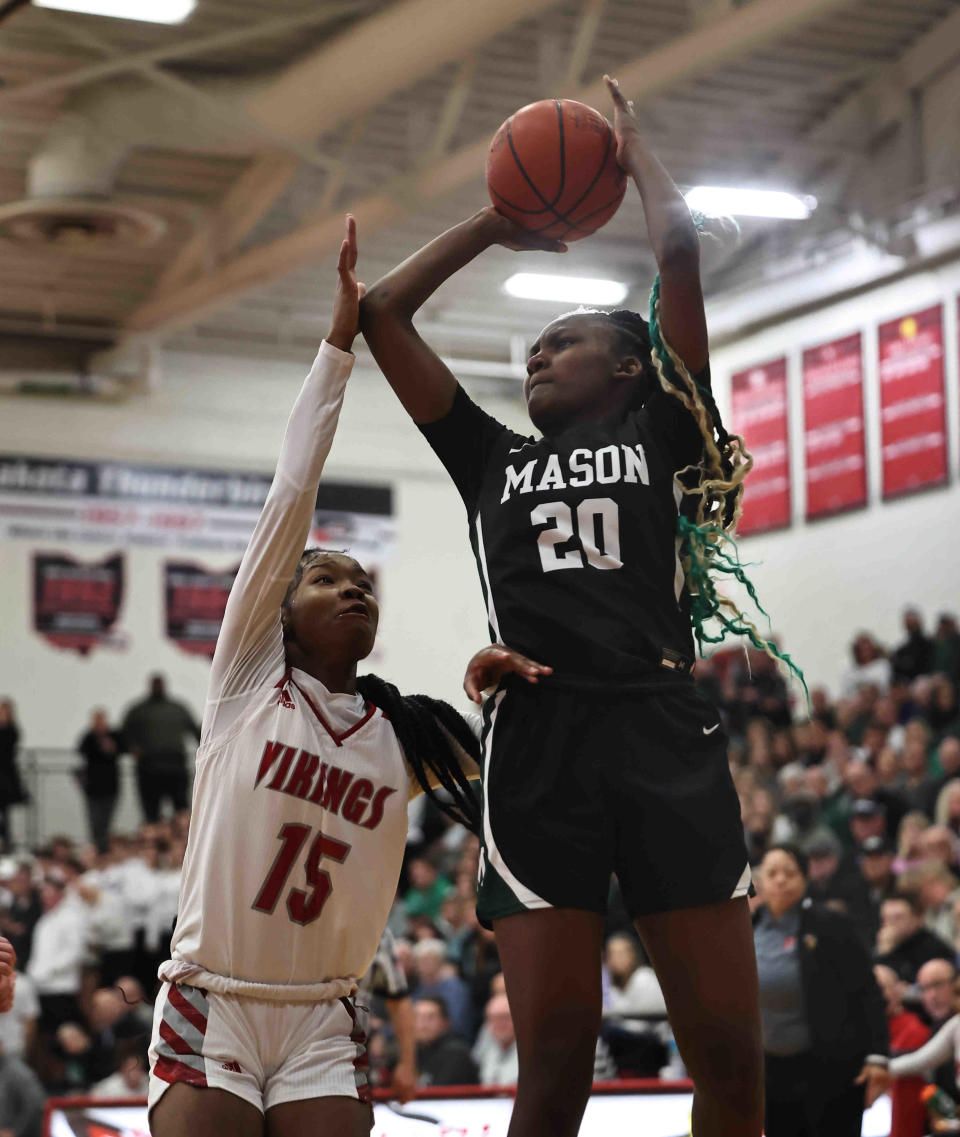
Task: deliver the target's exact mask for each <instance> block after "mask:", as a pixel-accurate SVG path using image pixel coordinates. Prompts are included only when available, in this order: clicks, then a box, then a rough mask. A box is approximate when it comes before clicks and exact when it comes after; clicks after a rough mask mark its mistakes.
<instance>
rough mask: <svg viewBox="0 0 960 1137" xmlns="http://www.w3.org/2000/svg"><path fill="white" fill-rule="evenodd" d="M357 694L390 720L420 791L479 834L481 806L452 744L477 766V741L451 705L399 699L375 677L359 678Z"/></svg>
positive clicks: (427, 699)
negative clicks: (439, 790)
mask: <svg viewBox="0 0 960 1137" xmlns="http://www.w3.org/2000/svg"><path fill="white" fill-rule="evenodd" d="M357 690H358V691H359V692H360V694H361V695H362V696H363V697H364V699H365V700H366V701H367V702H368V703H373V704H374V705H375V706H377V707H379V708H380V709H381V710H382V711H383V713H384V714H385V715H386V716H387V718H388V719H389V720H390V725H391V726H392V727H393V729H394V731H395V733H396V735H397V738H398V739H399V742H400V745H401V746H402V747H403V752H404V754H405V755H406V758H407V761H408V762H409V763H410V767H411V769H412V770H413V773H414V776H415V777H416V779H417V781H418V782H419V783H420V785H421V787H422V788H423V791H424V792H425V793H427V794H429V795H430V797H431V798H432V799H433V800H434V802H436V804H437V805H438V806H439V807H440V809H442V810H443V812H444V813H446V814H447V816H448V817H452V818H453V820H454V821H459V822H460V824H461V825H465V826H466V827H467V829H469V830H470V831H471V832H472V833H477V834H479V833H480V805H479V802H478V800H477V798H476V796H475V794H474V792H473V790H472V788H471V786H470V781H469V779H468V778H467V775H466V774H465V773H464V772H463V769H462V768H461V766H460V763H459V761H458V760H457V755H456V752H455V751H454V747H453V745H452V743H451V740H450V738H448V737H447V736H448V735H450V736H452V738H453V741H454V742H455V743H457V744H458V745H459V746H460V747H461V748H462V749H463V750H465V751H466V752H467V753H468V754H469V755H470V757H471V758H473V759H474V760H475V761H476V762H477V763H479V761H480V743H479V742H478V741H477V739H476V737H475V736H474V734H473V731H472V730H471V729H470V727H469V726H467V724H466V723H465V722H464V720H463V716H462V715H460V714H459V713H458V712H457V711H455V710H454V708H453V707H451V706H450V704H449V703H445V702H444V701H443V700H442V699H431V698H430V697H429V695H401V694H400V692H399V691H398V690H397V688H396V687H394V685H393V684H392V683H388V682H387V681H386V680H385V679H381V678H380V677H379V676H377V675H362V676H360V678H358V679H357ZM431 774H432V775H433V778H434V780H435V781H437V782H439V783H440V785H441V786H442V787H443V789H445V790H446V791H447V793H448V794H449V795H450V796H451V797H452V798H453V802H452V803H451V802H448V801H446V800H445V799H444V798H443V797H441V796H439V795H438V794H437V792H436V790H435V789H434V788H433V787H432V786H431V784H430V775H431Z"/></svg>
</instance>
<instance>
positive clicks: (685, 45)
mask: <svg viewBox="0 0 960 1137" xmlns="http://www.w3.org/2000/svg"><path fill="white" fill-rule="evenodd" d="M412 2H413V3H416V4H420V3H423V2H425V0H412ZM852 2H853V0H792V2H791V3H790V4H785V3H783V0H754V2H753V3H751V4H749V5H747V6H746V7H744V8H741V9H738V10H737V11H736V12H734V13H732V14H731V15H729V16H727V17H725V18H724V19H721V20H718V21H716V22H715V23H713V24H711V25H710V26H709V27H708V28H704V29H697V30H695V31H692V32H690V33H688V34H686V35H683V36H680V37H678V38H677V39H675V40H673V41H671V42H670V43H668V44H666V45H665V46H663V47H662V48H659V49H658V50H656V51H654V52H651V53H649V54H647V55H645V56H640V57H638V58H637V59H635V60H634V61H633V62H631V63H628V64H626V65H624V66H622V67H620V68H618V69H617V75H618V78H619V79H620V85H621V88H622V89H623V90H624V91H625V93H627V94H628V95H630V96H631V97H634V98H640V97H643V96H648V97H649V96H651V95H653V94H654V93H656V92H659V91H662V90H664V89H665V88H667V87H670V86H674V85H676V84H677V83H679V82H681V81H683V80H686V79H690V78H692V77H693V76H696V75H698V74H702V73H703V72H704V71H709V70H714V69H716V67H717V66H718V65H719V64H721V63H724V62H727V61H729V60H730V59H732V58H735V57H737V56H739V55H742V54H745V53H746V52H748V51H750V50H753V49H755V48H757V47H759V46H760V45H762V44H764V43H767V42H769V41H771V40H773V39H776V38H777V37H778V36H781V35H783V34H785V33H786V32H788V31H790V30H792V29H793V28H795V27H797V26H799V25H800V24H802V23H804V22H807V21H810V20H813V19H816V18H818V17H821V16H824V15H826V14H828V13H829V12H832V11H836V10H837V9H839V8H842V7H844V6H846V5H847V4H850V3H852ZM458 3H459V0H458ZM513 3H514V4H515V5H516V3H517V0H513ZM396 7H397V8H400V7H404V8H408V7H409V4H402V5H397V6H396ZM475 7H477V8H482V9H484V10H486V7H487V5H486V4H484V5H476V6H475ZM390 11H394V9H390ZM374 22H375V21H374V20H370V21H366V22H365V25H364V26H368V25H369V24H372V23H374ZM419 27H422V25H420V26H419ZM407 30H408V32H409V30H410V29H407ZM418 30H419V28H418ZM405 38H406V37H405ZM387 42H390V41H387ZM346 73H349V68H348V70H347V72H346ZM303 77H304V76H303V75H301V76H300V78H301V79H302V78H303ZM362 89H363V84H362V83H360V82H359V81H356V82H351V83H350V84H344V90H343V92H342V94H343V101H344V103H345V104H349V105H350V106H352V105H353V104H352V103H350V99H352V98H353V96H354V94H355V92H356V91H358V90H362ZM571 97H572V98H576V99H579V100H580V101H582V102H585V103H592V104H599V105H601V106H605V105H606V102H607V100H608V96H607V94H606V91H605V89H604V87H603V84H602V82H601V81H597V82H595V83H591V84H589V85H587V86H586V87H583V88H581V89H580V90H579V91H574V92H572V93H571ZM303 101H304V102H307V101H308V100H306V99H304V100H303ZM323 101H324V100H318V99H316V98H314V99H313V100H312V101H311V105H312V106H314V107H316V106H317V105H322V104H323ZM338 105H339V104H338ZM286 126H287V129H288V130H289V129H294V127H293V125H292V124H291V123H289V122H288V123H287V124H286ZM488 146H489V138H487V137H483V138H479V139H477V140H476V141H475V142H473V143H471V144H469V145H467V146H464V147H462V148H461V149H460V150H458V151H456V152H455V153H454V154H452V155H450V156H449V157H446V158H443V159H441V160H439V161H437V162H436V163H434V164H433V165H432V166H431V167H429V168H428V169H427V170H424V171H419V172H417V173H416V174H414V175H413V176H411V177H408V178H406V179H402V189H404V190H406V192H397V190H398V189H401V187H400V186H387V187H384V188H382V189H381V190H380V191H379V192H374V193H371V194H369V195H367V196H366V197H364V198H362V199H361V200H359V201H357V202H355V203H353V204H352V205H351V206H350V207H349V210H350V212H352V213H354V214H355V216H356V217H357V221H358V225H359V228H360V233H361V241H363V240H366V239H369V236H370V234H371V233H372V232H374V231H376V230H377V229H379V228H382V227H384V226H386V225H390V224H393V223H394V222H396V221H398V220H399V219H400V218H401V217H402V216H403V215H404V213H405V212H406V206H405V205H404V204H403V203H404V201H409V200H411V197H413V198H415V199H416V200H418V201H419V202H420V203H421V204H423V203H426V202H429V201H432V200H435V199H437V198H439V197H442V196H444V195H446V194H448V193H450V192H452V191H453V190H456V189H459V188H461V187H462V186H464V185H466V184H468V183H469V182H470V181H472V180H475V179H478V177H479V174H480V171H481V170H482V169H483V163H484V158H485V155H486V151H487V148H488ZM342 226H343V221H342V217H341V214H340V211H339V210H338V211H337V212H336V213H332V214H330V215H329V216H327V217H324V218H318V219H315V220H313V221H311V222H310V223H308V224H305V225H302V226H300V227H299V228H297V229H295V230H293V231H292V232H291V233H288V234H286V235H285V236H283V237H280V238H278V239H277V240H275V241H271V242H269V243H267V244H265V245H262V246H259V247H257V248H254V249H251V250H249V251H248V252H246V253H244V254H242V255H241V256H239V257H236V258H234V259H233V260H231V261H228V262H227V263H225V264H223V265H222V266H221V267H220V268H219V269H218V270H217V271H216V272H213V273H210V274H208V275H207V276H205V277H203V278H202V279H199V280H196V281H194V282H193V283H191V284H189V285H187V286H185V287H180V288H177V289H176V290H167V291H166V292H164V293H157V294H155V295H154V296H153V297H151V298H150V299H148V300H147V301H146V302H145V303H144V304H142V305H140V306H139V307H138V308H137V309H136V310H135V311H134V312H133V313H132V314H131V315H130V317H129V319H128V322H127V331H128V332H129V333H158V332H168V331H172V330H174V329H177V328H182V327H186V326H189V325H190V324H193V323H195V322H196V321H198V320H200V319H202V318H203V317H204V316H206V315H207V314H209V313H210V312H212V311H214V310H215V309H216V308H218V307H221V306H222V305H224V304H226V303H229V302H230V301H232V300H235V299H236V298H238V297H239V296H241V295H243V294H244V293H246V292H249V291H250V290H251V289H255V288H258V287H262V286H264V285H266V284H268V283H270V282H271V281H273V280H276V279H277V278H279V277H281V276H284V275H286V274H287V273H288V272H291V271H293V270H294V269H296V268H299V267H300V266H301V265H304V264H307V263H309V262H311V261H314V260H316V259H318V258H320V257H323V256H325V255H328V254H329V253H331V252H332V251H333V249H334V248H335V247H336V244H337V243H338V242H339V240H340V237H341V233H342Z"/></svg>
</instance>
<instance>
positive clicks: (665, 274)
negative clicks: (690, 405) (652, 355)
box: [604, 76, 707, 375]
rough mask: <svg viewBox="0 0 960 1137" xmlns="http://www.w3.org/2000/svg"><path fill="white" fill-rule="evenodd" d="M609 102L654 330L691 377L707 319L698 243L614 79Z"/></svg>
mask: <svg viewBox="0 0 960 1137" xmlns="http://www.w3.org/2000/svg"><path fill="white" fill-rule="evenodd" d="M604 80H605V82H606V84H607V90H608V91H609V92H610V97H611V98H612V99H613V129H614V133H615V134H616V136H617V160H618V161H619V163H620V165H621V166H622V167H623V169H624V170H625V171H626V173H628V174H629V175H630V177H632V178H633V180H634V181H635V182H636V184H637V189H639V191H640V197H641V199H642V201H643V212H644V216H645V217H646V220H647V233H648V235H649V238H650V247H651V248H652V250H653V255H654V257H655V258H656V261H657V267H658V269H659V270H660V327H661V329H662V331H663V335H664V338H665V339H666V341H667V343H669V345H670V346H671V347H672V348H673V350H674V351H675V352H676V353H677V354H678V355H679V356H680V358H681V359H682V360H683V362H684V363H685V364H686V365H687V369H688V370H689V371H690V373H691V374H694V375H695V374H696V373H697V372H699V371H700V370H701V369H702V368H703V366H704V364H705V363H706V362H707V319H706V315H705V313H704V309H703V291H702V288H701V284H700V238H699V236H698V235H697V229H696V226H695V225H694V223H693V218H692V217H691V216H690V209H689V207H688V206H687V203H686V201H685V200H684V197H683V194H682V193H681V192H680V191H679V190H678V189H677V187H676V185H675V184H674V182H673V179H672V178H671V177H670V175H669V174H668V173H667V171H666V170H665V169H664V168H663V166H662V165H661V164H660V161H659V159H658V158H657V156H656V155H655V154H654V153H653V151H652V150H651V149H650V147H649V146H648V145H647V142H646V140H645V139H644V137H643V134H642V133H641V130H640V124H639V123H638V122H637V119H636V116H635V115H634V113H633V104H632V103H630V102H628V100H627V99H626V98H625V97H624V96H623V95H622V94H621V92H620V88H619V87H618V86H617V82H616V80H615V79H611V78H610V77H609V76H604Z"/></svg>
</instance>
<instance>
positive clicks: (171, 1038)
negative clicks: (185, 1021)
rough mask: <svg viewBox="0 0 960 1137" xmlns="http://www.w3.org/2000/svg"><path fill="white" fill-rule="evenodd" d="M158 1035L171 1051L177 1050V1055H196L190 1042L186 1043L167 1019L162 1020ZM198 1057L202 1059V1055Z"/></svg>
mask: <svg viewBox="0 0 960 1137" xmlns="http://www.w3.org/2000/svg"><path fill="white" fill-rule="evenodd" d="M158 1033H159V1035H160V1037H161V1038H162V1039H163V1041H164V1042H165V1043H166V1044H167V1045H168V1046H169V1047H170V1049H171V1050H175V1051H176V1052H177V1054H191V1055H192V1054H194V1049H193V1047H192V1046H191V1045H190V1044H189V1043H188V1042H184V1040H183V1039H182V1038H181V1037H180V1035H179V1034H177V1032H176V1031H175V1030H174V1029H173V1027H172V1026H171V1025H170V1024H169V1023H168V1022H167V1020H166V1019H161V1020H160V1026H159V1028H158ZM196 1057H198V1058H199V1057H202V1055H199V1054H198V1055H196Z"/></svg>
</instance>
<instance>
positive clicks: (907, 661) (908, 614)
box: [890, 608, 933, 680]
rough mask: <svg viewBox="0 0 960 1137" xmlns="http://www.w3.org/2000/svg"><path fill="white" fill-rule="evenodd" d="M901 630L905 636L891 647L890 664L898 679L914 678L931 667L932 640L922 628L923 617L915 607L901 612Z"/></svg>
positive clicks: (925, 672)
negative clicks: (899, 642) (900, 641)
mask: <svg viewBox="0 0 960 1137" xmlns="http://www.w3.org/2000/svg"><path fill="white" fill-rule="evenodd" d="M903 630H904V631H905V632H906V634H907V638H906V639H905V640H904V641H903V643H902V644H900V645H898V646H897V647H895V648H894V649H893V652H892V653H891V655H890V665H891V667H892V668H893V674H894V675H895V676H897V678H899V679H907V680H911V679H916V678H917V676H918V675H929V674H930V672H931V670H932V669H933V640H932V639H931V638H930V637H929V636H928V635H927V634H926V632H924V630H923V617H922V616H921V615H920V613H919V612H918V611H917V609H916V608H907V609H906V610H905V611H904V613H903Z"/></svg>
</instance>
